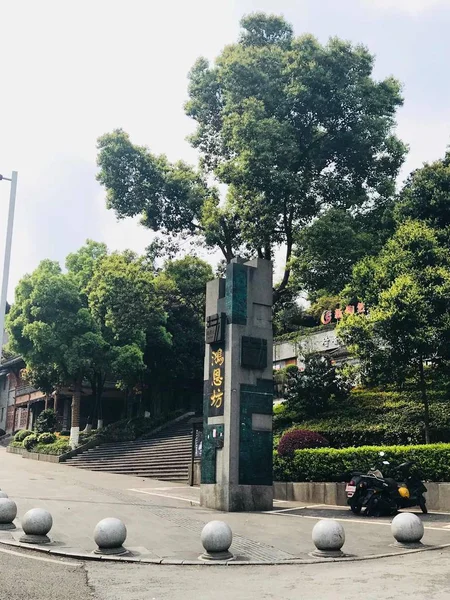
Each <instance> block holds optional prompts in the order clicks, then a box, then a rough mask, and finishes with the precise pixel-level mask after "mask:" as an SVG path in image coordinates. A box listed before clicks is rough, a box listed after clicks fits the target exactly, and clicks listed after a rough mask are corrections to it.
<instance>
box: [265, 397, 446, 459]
mask: <svg viewBox="0 0 450 600" xmlns="http://www.w3.org/2000/svg"><path fill="white" fill-rule="evenodd" d="M447 398H448V394H447V393H444V392H442V391H440V390H430V401H431V402H432V403H431V404H430V436H431V441H432V442H434V443H438V442H445V443H447V442H450V403H449V402H448V400H447ZM283 407H285V408H284V409H279V412H278V414H276V415H275V416H274V421H273V424H274V432H275V433H276V434H281V433H284V432H285V431H286V430H287V429H288V428H289V429H293V428H295V429H308V430H310V431H316V432H317V433H319V434H321V435H323V436H324V437H325V438H326V439H327V440H328V441H329V442H330V445H331V446H333V447H335V448H347V447H349V446H371V445H374V446H375V445H380V446H381V445H388V446H389V445H409V444H423V443H424V442H425V436H424V423H423V408H422V404H421V400H420V394H419V393H418V392H417V390H416V389H415V388H414V387H409V388H408V387H407V388H405V389H404V390H402V391H398V390H390V391H385V390H380V389H377V388H372V389H364V388H355V389H354V390H352V392H351V393H350V396H349V397H348V398H346V399H342V400H339V401H336V400H334V399H331V401H330V404H329V407H328V409H327V411H326V412H324V413H323V414H322V415H321V416H320V417H319V418H308V419H306V418H301V419H299V418H298V415H295V413H293V412H292V411H290V410H289V409H288V407H287V406H286V403H283Z"/></svg>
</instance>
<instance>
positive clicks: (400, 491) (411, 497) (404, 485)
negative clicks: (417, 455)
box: [394, 461, 428, 514]
mask: <svg viewBox="0 0 450 600" xmlns="http://www.w3.org/2000/svg"><path fill="white" fill-rule="evenodd" d="M413 467H414V463H413V462H412V461H407V462H404V463H402V464H401V465H398V467H396V468H395V469H394V471H396V472H398V473H399V474H400V478H399V479H400V481H401V483H399V484H398V488H397V497H396V501H397V506H398V508H399V509H401V508H411V507H412V506H420V509H421V511H422V512H423V513H424V514H427V512H428V508H427V501H426V499H425V496H424V493H425V492H426V491H427V488H426V487H425V485H424V484H423V482H422V480H421V479H420V477H419V474H418V473H417V471H415V470H413Z"/></svg>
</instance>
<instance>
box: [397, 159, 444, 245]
mask: <svg viewBox="0 0 450 600" xmlns="http://www.w3.org/2000/svg"><path fill="white" fill-rule="evenodd" d="M449 199H450V150H449V151H447V152H446V154H445V156H444V158H443V159H440V160H436V161H435V162H433V163H426V164H425V165H424V166H423V167H422V168H420V169H416V170H415V171H413V172H412V173H411V175H410V176H409V177H408V180H407V181H406V184H405V186H404V187H403V190H402V191H401V193H400V199H399V202H398V204H397V206H396V211H395V212H396V217H397V219H398V220H399V221H403V220H405V219H419V220H421V221H425V222H426V223H427V224H428V225H429V226H430V227H433V228H434V229H436V230H441V232H442V233H445V234H446V235H447V236H448V231H449V229H450V202H449Z"/></svg>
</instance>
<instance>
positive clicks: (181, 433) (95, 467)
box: [65, 421, 192, 483]
mask: <svg viewBox="0 0 450 600" xmlns="http://www.w3.org/2000/svg"><path fill="white" fill-rule="evenodd" d="M191 452H192V426H191V425H190V424H189V423H187V422H186V421H184V422H181V423H175V424H174V425H172V426H170V427H168V428H166V429H163V430H161V431H159V432H158V433H156V434H154V435H153V436H152V437H150V438H148V439H140V440H135V441H133V442H112V443H108V444H102V445H101V446H96V447H95V448H91V449H90V450H86V452H84V453H83V454H78V456H74V457H73V458H69V459H67V461H66V463H65V464H67V465H70V466H73V467H78V468H79V469H88V470H90V471H105V472H108V473H120V474H123V475H136V476H137V477H151V478H152V479H161V480H163V481H175V482H182V483H188V477H189V473H188V472H189V464H190V461H191Z"/></svg>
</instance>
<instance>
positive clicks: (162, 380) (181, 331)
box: [146, 256, 214, 410]
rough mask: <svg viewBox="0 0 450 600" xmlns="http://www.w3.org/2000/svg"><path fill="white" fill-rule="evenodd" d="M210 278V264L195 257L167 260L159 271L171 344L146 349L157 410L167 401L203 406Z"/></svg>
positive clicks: (186, 405)
mask: <svg viewBox="0 0 450 600" xmlns="http://www.w3.org/2000/svg"><path fill="white" fill-rule="evenodd" d="M213 278H214V275H213V272H212V269H211V266H210V265H209V264H208V263H206V262H205V261H203V260H201V259H199V258H197V257H195V256H185V257H184V258H182V259H178V260H169V261H166V263H165V265H164V268H163V269H162V270H161V272H160V273H159V274H158V286H159V289H160V292H161V294H162V296H163V299H164V308H165V310H166V312H167V324H166V327H167V331H168V332H169V333H170V335H171V336H172V344H171V346H170V347H166V348H164V349H163V350H161V351H159V352H154V351H153V352H152V346H148V347H147V351H146V361H147V362H148V364H149V365H151V367H152V368H150V370H149V373H154V376H152V377H151V379H149V381H148V386H149V390H150V394H151V395H152V397H153V400H154V406H155V408H156V409H157V410H158V409H159V410H160V409H161V408H160V406H161V404H162V402H164V401H169V400H170V402H171V404H172V406H173V408H181V407H185V408H196V409H200V408H201V406H202V404H201V399H202V392H203V359H204V352H205V326H204V313H205V295H206V283H207V282H208V281H210V280H211V279H213ZM161 392H162V393H161Z"/></svg>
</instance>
